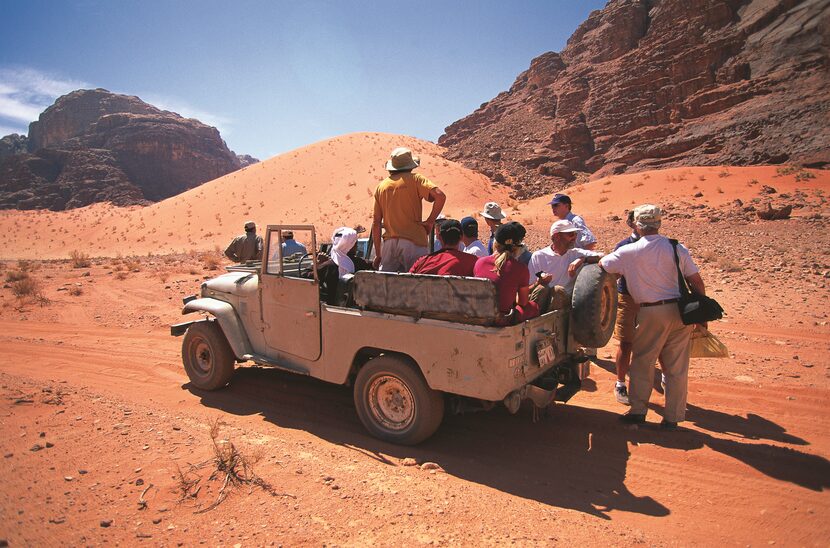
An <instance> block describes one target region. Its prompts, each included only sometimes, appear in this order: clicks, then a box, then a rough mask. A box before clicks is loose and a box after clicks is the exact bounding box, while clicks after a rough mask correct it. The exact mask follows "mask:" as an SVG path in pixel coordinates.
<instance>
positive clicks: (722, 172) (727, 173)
mask: <svg viewBox="0 0 830 548" xmlns="http://www.w3.org/2000/svg"><path fill="white" fill-rule="evenodd" d="M731 176H732V174H731V173H729V170H728V169H724V170H723V171H721V172H720V173H718V177H731Z"/></svg>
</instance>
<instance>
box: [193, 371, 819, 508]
mask: <svg viewBox="0 0 830 548" xmlns="http://www.w3.org/2000/svg"><path fill="white" fill-rule="evenodd" d="M183 388H184V389H187V390H190V391H191V392H193V393H194V394H196V395H198V396H199V397H200V398H201V400H202V403H203V404H204V405H206V406H209V407H212V408H216V409H221V410H222V411H224V412H226V413H231V414H234V415H241V416H248V415H260V416H262V417H263V419H264V420H266V421H268V422H270V423H273V424H275V425H278V426H280V427H283V428H291V429H297V430H303V431H307V432H310V433H312V434H314V435H316V436H318V437H320V438H322V439H325V440H327V441H329V442H331V443H336V444H338V445H342V446H344V447H349V448H351V449H353V450H355V451H359V452H361V453H362V454H364V455H366V456H369V457H371V458H375V459H377V460H378V461H380V462H384V463H386V464H390V465H391V464H396V463H394V462H391V461H390V460H389V459H388V458H387V457H385V456H384V455H389V456H391V457H393V458H396V459H402V458H404V457H412V458H414V459H416V460H417V461H419V462H423V461H434V462H438V463H439V464H440V465H441V466H442V467H443V468H444V470H446V472H447V473H448V474H452V475H454V476H456V477H459V478H462V479H465V480H468V481H472V482H475V483H480V484H483V485H487V486H490V487H493V488H495V489H499V490H501V491H504V492H506V493H510V494H513V495H516V496H520V497H523V498H528V499H533V500H536V501H539V502H541V503H544V504H548V505H551V506H557V507H560V508H570V509H574V510H578V511H581V512H585V513H587V514H591V515H594V516H597V517H601V518H604V519H610V517H609V516H608V512H609V511H611V510H623V511H626V512H632V513H638V514H643V515H649V516H666V515H668V514H669V513H670V510H669V508H667V507H666V506H664V505H663V504H661V503H660V502H658V501H656V500H654V499H653V498H651V497H649V496H637V495H636V494H634V493H632V492H630V491H629V490H628V488H627V487H626V485H625V475H626V467H627V463H628V458H629V455H630V452H629V445H628V444H629V441H647V442H648V443H653V444H656V445H661V446H665V447H668V448H673V449H680V450H692V449H699V448H701V447H703V446H704V445H708V446H710V447H711V448H712V449H714V450H716V451H720V452H722V453H725V454H728V455H730V456H733V457H734V458H737V459H739V460H741V461H743V462H745V463H746V464H748V465H750V466H753V467H755V468H757V469H758V470H760V471H761V472H763V473H765V474H767V475H770V476H771V477H775V478H778V479H782V480H785V481H791V482H793V483H796V484H798V485H802V486H804V487H807V488H809V489H813V490H821V489H823V488H825V487H828V481H830V463H828V461H827V460H826V459H823V458H821V457H816V456H813V455H808V454H805V453H801V452H799V451H795V450H791V449H787V448H781V447H775V446H770V445H758V444H745V443H741V442H739V441H732V440H720V439H716V438H713V437H711V436H709V435H707V434H701V433H699V432H694V431H688V432H662V431H659V430H656V429H652V428H641V429H638V430H635V431H632V430H628V429H625V428H622V427H621V426H620V425H619V423H618V421H617V418H616V417H617V414H616V413H611V412H608V411H603V410H597V409H588V408H582V407H578V406H576V405H559V406H557V407H556V408H554V409H553V410H552V411H551V412H549V413H548V416H547V417H545V418H543V419H542V421H541V422H539V423H536V424H533V423H532V422H531V419H530V413H529V412H528V410H526V409H522V410H521V411H520V412H519V414H518V415H517V416H512V415H510V414H508V413H507V412H506V410H504V409H503V408H496V409H494V410H493V411H490V412H487V413H474V414H466V415H448V416H447V417H446V418H445V420H444V423H443V425H442V426H441V428H440V429H439V430H438V432H437V433H436V434H435V435H434V436H433V437H432V438H430V439H429V440H427V441H426V442H424V443H422V444H421V445H419V446H417V447H402V446H397V445H393V444H389V443H386V442H382V441H379V440H377V439H375V438H372V437H370V436H369V435H368V434H367V433H366V431H365V430H364V428H363V426H362V425H361V424H360V422H359V420H358V419H357V415H356V413H355V410H354V403H353V401H352V391H351V388H348V387H343V386H337V385H331V384H328V383H324V382H322V381H318V380H315V379H311V378H308V377H300V376H297V375H292V374H289V373H284V372H281V371H278V370H274V369H268V368H260V367H244V368H240V369H238V370H237V372H236V373H235V376H234V381H233V384H232V385H231V386H229V387H227V388H225V389H223V390H219V391H216V392H204V391H201V390H197V389H196V388H193V387H191V386H190V385H189V384H186V385H184V386H183ZM638 438H646V439H643V440H640V439H638Z"/></svg>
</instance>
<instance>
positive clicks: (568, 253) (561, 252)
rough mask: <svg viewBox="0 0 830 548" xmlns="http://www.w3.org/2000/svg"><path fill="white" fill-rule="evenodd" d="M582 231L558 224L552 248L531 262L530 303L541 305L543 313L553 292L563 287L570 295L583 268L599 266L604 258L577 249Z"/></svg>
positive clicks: (552, 231)
mask: <svg viewBox="0 0 830 548" xmlns="http://www.w3.org/2000/svg"><path fill="white" fill-rule="evenodd" d="M579 232H580V228H579V227H577V226H576V225H574V224H573V223H571V222H570V221H564V220H559V221H556V222H554V223H553V224H552V225H551V226H550V240H551V245H549V246H548V247H545V248H543V249H540V250H539V251H536V252H534V253H533V256H532V257H531V259H530V264H529V265H528V268H529V270H530V275H529V282H528V283H530V284H532V285H531V288H530V289H531V292H530V300H532V301H535V302H536V303H538V304H539V309H540V311H541V312H542V313H544V312H546V311H547V309H548V302H549V300H550V290H552V289H553V288H554V287H556V286H562V287H563V288H564V289H565V292H566V293H567V294H568V295H570V294H571V293H572V292H573V284H574V282H575V281H576V273H577V272H578V270H579V268H580V267H581V266H582V265H583V264H585V263H596V262H598V261H599V258H600V257H602V253H600V252H598V251H589V250H587V249H579V248H577V247H575V246H574V244H575V243H576V241H577V239H578V237H579Z"/></svg>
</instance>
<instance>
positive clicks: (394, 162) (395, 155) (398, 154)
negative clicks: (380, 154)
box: [386, 147, 421, 171]
mask: <svg viewBox="0 0 830 548" xmlns="http://www.w3.org/2000/svg"><path fill="white" fill-rule="evenodd" d="M419 165H421V159H420V158H418V157H417V156H413V155H412V151H411V150H409V149H408V148H406V147H398V148H396V149H395V150H393V151H392V154H390V158H389V161H387V162H386V170H387V171H408V170H410V169H415V168H416V167H418V166H419Z"/></svg>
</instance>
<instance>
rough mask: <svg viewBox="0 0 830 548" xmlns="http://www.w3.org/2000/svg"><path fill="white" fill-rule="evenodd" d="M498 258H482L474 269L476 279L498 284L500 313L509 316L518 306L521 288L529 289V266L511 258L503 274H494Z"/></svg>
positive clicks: (502, 268)
mask: <svg viewBox="0 0 830 548" xmlns="http://www.w3.org/2000/svg"><path fill="white" fill-rule="evenodd" d="M495 260H496V257H495V256H494V255H488V256H486V257H481V258H480V259H479V260H478V261H477V262H476V265H475V268H473V275H475V277H476V278H486V279H488V280H491V281H493V283H495V284H496V294H497V296H498V299H499V312H501V313H502V314H507V313H508V312H510V309H512V308H513V306H514V305H515V304H516V293H517V292H518V291H519V288H520V287H527V280H528V278H529V276H530V275H529V273H528V272H529V271H528V270H527V266H525V265H523V264H522V263H520V262H519V261H517V260H515V259H513V258H510V259H507V260H506V261H505V262H504V265H502V267H501V272H493V267H494V265H495Z"/></svg>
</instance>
